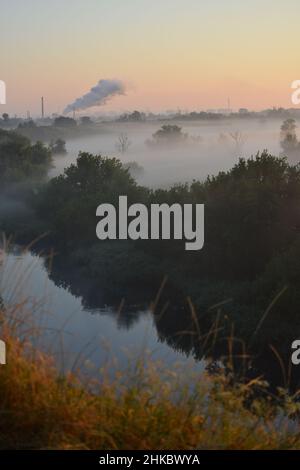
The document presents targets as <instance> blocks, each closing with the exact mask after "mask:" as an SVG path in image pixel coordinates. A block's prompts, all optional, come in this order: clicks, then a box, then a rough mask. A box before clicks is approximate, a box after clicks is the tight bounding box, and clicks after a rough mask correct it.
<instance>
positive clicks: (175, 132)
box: [146, 124, 188, 146]
mask: <svg viewBox="0 0 300 470" xmlns="http://www.w3.org/2000/svg"><path fill="white" fill-rule="evenodd" d="M187 139H188V134H187V133H184V132H182V128H181V127H179V126H177V125H174V124H173V125H172V124H164V125H163V126H161V128H160V129H159V130H158V131H156V132H155V133H154V134H153V135H152V140H147V141H146V143H147V144H148V145H150V146H151V145H165V144H167V145H168V144H174V143H176V144H178V143H182V142H186V141H187Z"/></svg>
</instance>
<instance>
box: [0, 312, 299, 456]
mask: <svg viewBox="0 0 300 470" xmlns="http://www.w3.org/2000/svg"><path fill="white" fill-rule="evenodd" d="M2 331H3V332H2V333H1V335H2V339H4V340H5V341H6V344H7V351H8V362H7V364H6V365H5V366H0V396H1V405H0V413H1V419H0V448H2V449H4V448H5V449H24V448H26V449H45V448H47V449H49V448H50V449H105V450H108V449H109V450H111V449H122V450H125V449H130V450H133V449H147V450H150V449H185V450H189V449H297V448H300V432H299V426H298V424H296V423H295V424H294V426H292V428H293V429H292V430H291V429H290V428H291V422H290V420H289V419H288V418H289V417H290V416H291V415H294V414H295V412H296V413H297V412H298V405H297V403H296V402H295V401H294V400H292V399H290V398H286V400H285V403H284V404H283V405H281V407H280V408H277V407H274V405H273V404H271V402H270V403H269V402H268V400H264V401H259V400H254V401H252V402H251V403H252V404H251V406H246V405H245V403H246V402H247V400H248V398H249V396H250V395H251V394H252V391H253V388H254V387H258V386H259V387H263V384H262V383H260V382H259V381H258V380H256V381H252V382H250V383H248V384H246V385H235V386H229V385H228V380H227V379H226V378H225V377H224V376H222V375H216V376H213V377H209V376H205V375H204V376H201V379H199V378H197V377H196V376H195V377H194V382H193V388H191V387H190V386H188V385H187V384H186V382H185V381H184V380H182V378H183V377H182V375H181V374H180V372H179V371H164V374H162V370H161V369H160V366H159V365H158V364H156V363H151V362H150V363H148V364H147V367H144V363H143V361H138V362H137V363H136V366H135V367H134V368H131V372H130V376H128V374H125V373H124V374H121V373H120V374H118V375H117V377H116V378H115V379H114V380H112V379H108V374H107V373H106V371H105V370H102V371H101V374H100V379H99V380H93V381H92V382H91V383H90V384H89V386H88V387H87V386H83V384H82V382H81V381H80V379H79V378H78V377H76V376H74V375H71V374H69V375H66V376H64V377H62V376H60V375H59V374H58V372H57V370H56V369H55V366H54V363H53V359H52V358H51V357H50V356H49V355H46V354H44V353H41V352H39V351H38V350H36V349H34V347H33V346H32V344H30V343H28V342H26V341H25V340H20V339H19V338H18V337H17V336H16V335H15V334H14V332H12V331H11V330H10V327H8V326H6V325H5V321H4V324H3V328H2ZM124 375H126V380H124V379H125V377H124Z"/></svg>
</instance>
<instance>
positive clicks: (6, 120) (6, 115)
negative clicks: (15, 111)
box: [2, 113, 9, 122]
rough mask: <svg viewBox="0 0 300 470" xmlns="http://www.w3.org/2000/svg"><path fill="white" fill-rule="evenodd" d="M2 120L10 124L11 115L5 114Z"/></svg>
mask: <svg viewBox="0 0 300 470" xmlns="http://www.w3.org/2000/svg"><path fill="white" fill-rule="evenodd" d="M2 119H3V121H4V122H8V121H9V115H8V114H7V113H3V114H2Z"/></svg>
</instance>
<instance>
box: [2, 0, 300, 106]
mask: <svg viewBox="0 0 300 470" xmlns="http://www.w3.org/2000/svg"><path fill="white" fill-rule="evenodd" d="M299 14H300V2H299V0H285V1H283V0H244V1H241V0H209V1H204V0H51V1H48V0H26V1H25V0H0V45H1V57H0V80H3V81H5V83H6V87H7V104H6V105H1V107H0V112H1V113H2V112H9V113H11V114H14V113H16V114H18V115H25V113H26V111H27V110H29V111H30V113H31V114H32V115H37V114H38V113H40V98H41V96H44V97H45V111H46V114H50V113H61V112H62V111H63V109H64V108H65V106H66V105H67V104H68V103H70V102H72V101H74V99H76V98H77V97H79V96H81V95H82V94H84V93H86V92H87V91H88V90H89V89H90V88H91V87H92V86H93V85H95V84H96V83H97V82H98V80H100V79H118V80H122V81H124V82H125V83H126V87H127V92H126V95H125V96H117V97H115V98H114V99H113V100H111V101H110V102H109V103H107V104H105V105H104V106H102V107H100V108H98V109H97V110H95V109H93V110H92V111H98V112H104V113H106V112H110V111H115V112H120V111H130V110H134V109H141V110H144V111H154V112H157V111H163V110H171V109H172V110H174V109H177V108H180V109H181V110H190V111H191V110H203V109H215V108H226V107H227V102H228V98H230V105H231V107H232V108H233V109H239V108H241V107H247V108H249V109H263V108H267V107H272V106H283V107H292V106H293V105H292V103H291V88H290V87H291V83H292V82H293V81H294V80H297V79H300V69H299V64H300V47H299V43H298V38H299V17H300V16H299Z"/></svg>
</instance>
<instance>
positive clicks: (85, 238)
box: [0, 134, 300, 335]
mask: <svg viewBox="0 0 300 470" xmlns="http://www.w3.org/2000/svg"><path fill="white" fill-rule="evenodd" d="M1 135H2V141H0V165H1V168H2V171H1V178H2V181H3V182H5V183H10V184H12V183H14V184H16V183H18V182H20V181H21V180H22V178H23V181H26V180H27V179H28V177H29V176H32V175H34V176H36V175H38V176H41V177H42V176H44V175H45V172H46V171H47V168H48V166H49V162H50V160H49V159H50V156H49V151H48V150H47V149H46V148H45V147H43V146H42V145H41V144H35V145H34V146H32V145H30V144H29V143H28V141H27V140H26V139H24V138H23V137H20V136H17V135H16V134H10V135H9V136H7V135H4V134H1ZM1 142H2V143H1ZM41 165H42V167H41ZM31 166H33V168H34V170H33V169H32V170H30V168H31ZM41 168H43V171H42V170H41ZM16 169H18V171H16ZM38 179H39V181H37V180H36V182H35V183H34V185H31V186H30V188H29V189H28V188H26V194H25V195H24V194H23V193H22V192H21V193H20V192H19V193H18V197H19V198H21V199H22V201H23V202H24V201H26V207H27V208H29V212H28V214H27V213H26V218H24V216H23V219H22V221H21V222H20V219H18V217H13V215H12V213H10V217H7V213H6V212H4V214H2V213H1V212H0V218H1V221H0V222H1V228H2V230H5V231H6V233H15V234H16V237H17V239H20V240H25V241H32V240H33V239H34V238H35V237H38V236H40V235H41V233H46V232H47V233H48V234H49V235H48V238H47V239H48V244H49V246H50V245H51V246H54V247H55V248H57V251H58V252H60V253H61V254H63V256H64V257H65V263H66V265H68V266H69V267H71V269H70V270H71V271H74V270H75V271H76V273H77V274H78V276H77V277H78V278H80V276H81V277H82V279H84V280H85V282H84V283H83V284H84V285H86V284H89V286H91V289H92V288H93V286H99V285H100V284H101V285H102V286H103V289H104V288H105V286H106V287H107V288H108V289H109V290H110V292H111V293H112V296H114V297H115V298H116V301H118V300H120V299H121V298H122V297H123V296H125V297H127V294H128V291H129V289H131V291H132V292H133V295H138V293H140V292H142V291H143V290H147V289H148V288H149V289H155V290H156V289H157V288H158V286H159V285H160V282H161V280H162V278H163V276H165V275H167V276H168V278H169V282H168V286H169V290H168V296H169V298H170V299H171V300H172V299H174V302H178V296H179V294H180V295H182V298H183V299H185V298H186V296H187V295H188V296H190V297H191V299H192V301H193V303H194V304H195V306H197V307H198V308H199V310H201V311H204V310H206V309H207V308H209V307H210V306H211V305H214V304H215V303H217V302H219V301H220V302H221V301H223V300H224V299H231V300H230V302H229V303H227V304H226V305H225V306H224V307H223V310H224V312H225V313H226V314H227V315H230V318H231V319H232V320H233V321H234V322H235V324H236V325H237V327H238V328H239V330H240V332H242V333H243V334H246V335H247V334H248V332H250V331H252V332H253V328H255V325H256V324H257V322H258V319H259V318H260V317H261V315H262V313H263V311H264V310H265V308H266V307H267V306H268V304H269V303H270V302H271V301H272V299H273V298H274V297H275V296H276V295H277V294H278V292H280V290H281V289H282V288H283V287H284V286H288V289H287V290H286V291H285V292H284V294H283V295H282V296H281V297H280V299H279V300H278V301H277V302H276V305H275V306H274V307H273V313H272V319H273V320H274V318H277V317H276V315H277V316H278V315H279V317H280V325H281V328H280V330H278V334H279V335H283V334H284V332H285V331H287V330H288V329H290V324H291V321H292V320H293V322H294V323H293V325H294V326H295V328H298V325H299V320H297V318H296V317H297V315H296V314H297V311H298V308H299V306H300V294H299V292H300V290H299V287H300V265H299V261H298V260H299V255H300V234H299V231H300V211H299V207H300V167H299V166H298V165H290V164H289V163H288V162H287V160H286V159H285V158H284V157H275V156H272V155H270V154H269V153H268V152H267V151H264V152H262V153H258V154H257V155H256V156H254V157H252V158H251V159H248V160H244V159H240V160H239V162H238V163H237V164H236V165H235V166H234V167H233V168H232V169H231V170H229V171H228V172H220V173H219V174H218V175H216V176H209V177H207V178H206V180H204V181H198V180H195V181H193V182H192V183H191V184H181V185H176V186H173V187H172V188H170V189H158V190H150V189H148V188H145V187H142V186H139V185H138V184H137V183H136V181H135V180H134V179H133V178H132V177H131V176H130V174H129V172H128V170H127V169H125V168H124V167H123V165H122V163H121V162H120V161H119V160H118V159H116V158H104V157H102V156H100V155H91V154H89V153H81V154H80V155H79V157H78V159H77V162H76V164H73V165H71V166H70V167H69V168H67V169H66V170H65V172H64V174H62V175H60V176H58V177H56V178H53V179H51V180H50V181H45V180H44V181H43V180H42V178H38ZM24 191H25V190H24ZM120 195H127V197H128V204H132V203H135V202H141V203H143V204H146V205H150V204H151V203H164V202H165V203H168V204H173V203H180V204H184V203H204V204H205V245H204V248H203V249H202V250H201V251H199V252H186V251H185V250H184V246H183V242H182V241H179V240H177V241H163V240H162V241H150V240H147V241H143V240H137V241H130V240H128V241H127V240H123V241H102V242H100V241H99V240H98V239H97V238H96V234H95V228H96V224H97V219H96V208H97V206H98V205H99V204H101V203H104V202H109V203H112V204H115V205H117V204H118V198H119V196H120ZM65 282H68V281H67V280H66V281H65ZM70 282H71V281H70ZM266 324H267V323H266ZM249 334H250V333H249Z"/></svg>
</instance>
